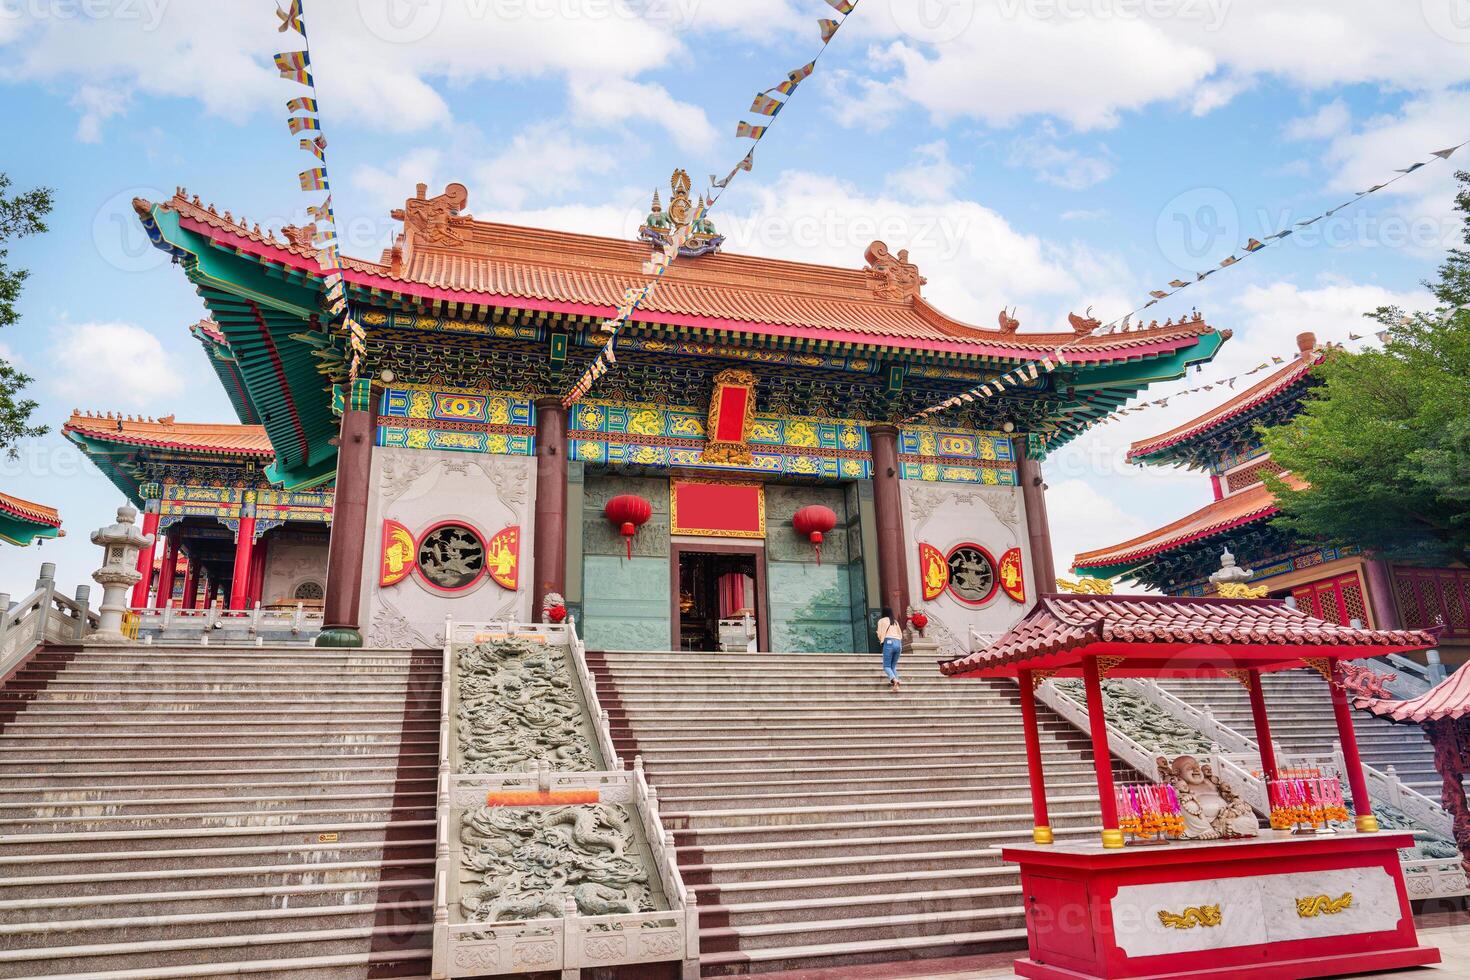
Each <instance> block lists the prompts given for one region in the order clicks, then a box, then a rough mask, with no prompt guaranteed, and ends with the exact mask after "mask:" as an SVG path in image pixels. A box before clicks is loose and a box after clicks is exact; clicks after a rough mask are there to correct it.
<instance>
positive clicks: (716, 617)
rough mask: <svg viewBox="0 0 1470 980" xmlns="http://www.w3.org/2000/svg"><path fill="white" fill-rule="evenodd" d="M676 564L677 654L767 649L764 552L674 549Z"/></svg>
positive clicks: (724, 548)
mask: <svg viewBox="0 0 1470 980" xmlns="http://www.w3.org/2000/svg"><path fill="white" fill-rule="evenodd" d="M673 564H674V568H673V571H674V575H673V576H672V577H673V580H674V595H673V604H674V605H673V617H672V618H673V622H674V647H675V649H678V650H689V651H710V652H713V651H722V650H723V651H726V652H740V651H747V650H748V651H750V652H755V651H757V650H767V649H769V646H768V643H767V628H766V617H767V613H766V581H765V579H766V574H765V571H766V570H765V553H764V550H763V549H761V548H759V547H750V546H739V545H699V544H676V545H675V546H674V553H673Z"/></svg>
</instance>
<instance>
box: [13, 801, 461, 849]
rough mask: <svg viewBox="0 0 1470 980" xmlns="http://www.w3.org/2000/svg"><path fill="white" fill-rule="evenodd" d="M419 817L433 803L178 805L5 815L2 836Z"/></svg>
mask: <svg viewBox="0 0 1470 980" xmlns="http://www.w3.org/2000/svg"><path fill="white" fill-rule="evenodd" d="M395 816H396V817H399V818H401V819H415V818H422V817H424V816H428V817H429V818H430V819H432V818H433V816H434V807H433V806H432V805H427V804H425V805H419V806H417V807H415V806H405V807H401V808H400V807H396V806H392V805H391V803H387V804H381V805H377V806H371V807H363V808H361V809H355V810H352V811H350V812H347V813H343V812H342V810H341V808H340V807H309V806H301V807H297V808H295V809H279V810H245V809H239V808H236V809H233V810H220V811H217V812H213V813H208V814H200V813H193V812H183V811H180V810H179V809H178V808H174V809H173V810H172V811H168V812H159V813H137V814H131V815H130V814H107V813H99V814H95V815H85V816H77V817H13V818H12V817H3V818H0V840H3V838H4V837H8V836H10V835H17V836H24V835H28V834H53V833H65V832H68V831H71V832H75V833H83V834H92V833H97V832H99V831H107V830H142V829H155V828H162V827H171V828H175V829H176V830H187V829H192V828H194V827H200V826H210V825H213V826H216V827H230V828H238V827H273V826H282V825H287V826H289V825H293V824H297V823H318V822H322V821H342V822H344V823H361V822H380V821H384V820H388V819H390V818H391V817H395Z"/></svg>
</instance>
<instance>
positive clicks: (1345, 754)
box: [1327, 659, 1378, 834]
mask: <svg viewBox="0 0 1470 980" xmlns="http://www.w3.org/2000/svg"><path fill="white" fill-rule="evenodd" d="M1327 667H1328V669H1327V675H1328V677H1330V678H1331V680H1330V681H1328V684H1327V686H1328V687H1329V688H1331V690H1332V714H1333V716H1334V717H1335V718H1336V719H1337V738H1338V741H1340V742H1341V743H1342V766H1343V768H1344V769H1346V770H1347V772H1346V773H1345V775H1346V776H1347V779H1348V787H1349V788H1350V789H1351V790H1352V793H1353V816H1354V817H1355V818H1356V819H1355V821H1354V823H1355V825H1356V826H1357V828H1358V832H1359V833H1362V834H1371V833H1375V832H1376V831H1377V830H1378V818H1377V817H1375V816H1373V801H1372V799H1371V798H1370V797H1369V796H1368V780H1367V779H1366V778H1364V776H1363V757H1362V756H1361V755H1359V754H1358V733H1357V732H1356V731H1354V730H1353V709H1352V708H1351V707H1349V706H1348V700H1347V691H1345V690H1343V687H1342V679H1341V678H1340V677H1339V676H1338V669H1337V661H1336V660H1335V659H1333V660H1328V661H1327Z"/></svg>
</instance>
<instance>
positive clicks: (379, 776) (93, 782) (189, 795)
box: [0, 767, 435, 807]
mask: <svg viewBox="0 0 1470 980" xmlns="http://www.w3.org/2000/svg"><path fill="white" fill-rule="evenodd" d="M66 775H72V774H66ZM115 775H116V776H135V777H136V778H134V779H133V780H132V781H131V782H128V783H120V784H115V785H109V784H107V783H106V782H102V781H99V780H98V779H97V775H96V774H95V773H90V774H85V775H83V776H81V778H80V779H79V780H78V781H79V782H82V783H83V785H75V786H74V785H64V784H60V781H58V780H56V779H55V777H47V776H36V777H33V778H34V779H35V780H36V781H37V782H43V781H44V787H45V789H46V792H44V793H37V792H36V789H37V788H38V787H37V786H32V785H25V784H24V782H23V781H21V780H4V781H0V807H5V806H18V805H21V804H22V803H23V804H25V805H30V806H44V805H47V804H50V803H68V802H71V803H82V802H87V803H97V802H100V801H104V800H114V801H119V800H121V801H129V802H132V801H136V800H140V799H150V800H155V801H156V800H157V799H158V798H160V797H167V798H172V799H177V800H190V801H198V800H202V799H207V798H210V797H214V796H217V795H225V794H228V795H230V796H231V797H237V796H241V795H254V794H255V793H257V792H260V791H267V790H283V791H287V792H300V793H303V794H311V793H313V792H315V793H323V794H337V793H338V792H339V791H340V792H366V791H371V790H378V791H389V792H391V791H392V789H393V787H394V786H395V785H399V786H405V785H406V788H409V789H412V790H414V791H418V792H422V791H423V790H424V789H425V788H428V789H431V790H432V789H433V787H434V782H435V774H434V773H433V772H431V771H429V770H428V768H427V767H423V768H422V769H421V772H420V773H419V774H417V775H413V776H411V777H410V778H409V779H408V780H406V781H405V780H402V779H400V778H399V777H398V774H397V773H396V772H395V771H394V770H393V769H390V768H386V767H385V768H382V769H378V770H375V771H373V772H372V773H371V774H370V778H354V777H355V776H356V777H361V776H362V773H361V772H359V773H356V774H354V773H352V772H346V771H343V770H328V771H326V772H296V773H295V775H297V776H300V777H303V778H298V779H290V778H282V777H279V776H277V777H272V776H268V775H264V774H261V773H257V772H253V771H247V772H245V773H244V774H243V775H242V778H240V779H239V780H236V781H229V780H218V779H216V780H199V781H195V782H183V781H174V782H168V781H164V780H159V779H158V778H157V777H156V776H152V775H148V776H145V775H144V774H142V773H137V774H134V773H127V772H122V773H117V774H115ZM333 798H336V796H335V795H334V797H333Z"/></svg>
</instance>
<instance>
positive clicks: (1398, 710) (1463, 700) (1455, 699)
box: [1353, 664, 1470, 725]
mask: <svg viewBox="0 0 1470 980" xmlns="http://www.w3.org/2000/svg"><path fill="white" fill-rule="evenodd" d="M1353 703H1354V704H1355V705H1356V706H1357V707H1359V708H1363V709H1365V710H1367V711H1371V712H1373V713H1374V714H1375V715H1378V716H1379V717H1380V718H1387V719H1388V720H1389V721H1401V722H1411V723H1414V724H1419V725H1422V724H1424V723H1425V722H1426V721H1440V720H1441V719H1444V718H1464V717H1465V716H1466V715H1470V664H1465V665H1464V666H1462V667H1461V668H1460V669H1459V670H1457V671H1455V672H1454V673H1453V674H1451V675H1450V676H1449V677H1446V678H1445V679H1444V680H1442V681H1440V682H1439V683H1438V684H1436V685H1434V687H1431V688H1430V689H1429V690H1427V691H1425V692H1424V693H1423V694H1421V695H1419V696H1418V697H1415V698H1409V699H1407V700H1404V701H1397V700H1389V699H1379V698H1363V697H1359V698H1355V699H1354V701H1353Z"/></svg>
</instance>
